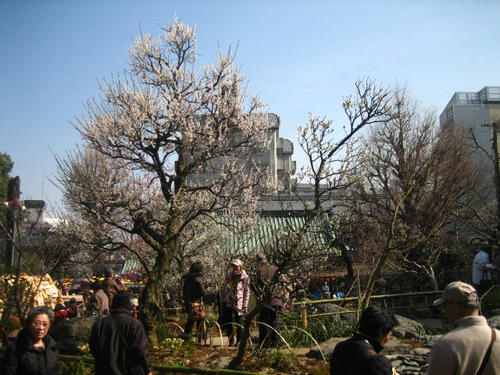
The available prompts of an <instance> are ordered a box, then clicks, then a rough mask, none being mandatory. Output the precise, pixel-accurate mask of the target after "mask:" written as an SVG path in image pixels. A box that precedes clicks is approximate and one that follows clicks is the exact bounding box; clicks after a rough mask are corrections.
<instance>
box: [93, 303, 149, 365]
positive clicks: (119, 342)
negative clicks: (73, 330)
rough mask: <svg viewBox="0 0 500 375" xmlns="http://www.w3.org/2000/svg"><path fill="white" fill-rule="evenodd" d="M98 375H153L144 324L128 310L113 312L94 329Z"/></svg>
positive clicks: (94, 349) (94, 350)
mask: <svg viewBox="0 0 500 375" xmlns="http://www.w3.org/2000/svg"><path fill="white" fill-rule="evenodd" d="M89 347H90V352H91V353H92V355H93V356H94V363H95V373H96V375H128V374H135V373H137V372H138V370H139V371H141V370H142V372H143V373H144V374H147V373H148V372H150V371H151V366H150V364H149V357H148V340H147V337H146V333H145V332H144V327H143V326H142V323H141V322H140V321H139V320H137V319H136V318H134V317H133V316H132V315H131V314H130V311H128V310H126V309H112V310H111V315H109V316H106V317H104V318H102V319H99V320H98V321H97V322H95V323H94V326H93V327H92V333H91V334H90V342H89Z"/></svg>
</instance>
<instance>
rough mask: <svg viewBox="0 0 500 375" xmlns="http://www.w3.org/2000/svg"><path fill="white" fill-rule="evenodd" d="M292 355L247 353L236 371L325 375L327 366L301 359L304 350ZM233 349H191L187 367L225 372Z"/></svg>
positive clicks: (276, 351)
mask: <svg viewBox="0 0 500 375" xmlns="http://www.w3.org/2000/svg"><path fill="white" fill-rule="evenodd" d="M292 350H293V354H292V353H290V351H289V350H288V349H287V348H279V349H263V350H252V349H249V350H247V353H246V355H245V359H244V361H243V363H242V365H241V367H240V368H239V369H240V370H246V371H252V372H258V373H260V374H290V375H292V374H297V375H298V374H300V375H302V374H304V375H306V374H309V375H328V374H329V368H330V366H329V363H324V362H323V361H318V360H315V359H311V358H308V357H306V356H305V353H307V352H308V351H309V349H306V348H294V349H292ZM236 352H237V348H232V347H230V348H228V347H223V348H221V347H210V346H205V345H199V344H197V345H195V348H194V350H193V353H192V355H191V356H190V362H189V364H187V365H188V366H189V367H198V368H211V369H221V368H225V367H226V366H227V365H228V364H229V362H230V361H231V359H232V358H234V356H235V355H236Z"/></svg>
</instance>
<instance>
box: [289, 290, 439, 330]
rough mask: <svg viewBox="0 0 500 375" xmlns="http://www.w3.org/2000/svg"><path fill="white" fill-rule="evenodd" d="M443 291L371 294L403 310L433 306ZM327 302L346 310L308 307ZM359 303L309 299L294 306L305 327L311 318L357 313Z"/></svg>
mask: <svg viewBox="0 0 500 375" xmlns="http://www.w3.org/2000/svg"><path fill="white" fill-rule="evenodd" d="M442 293H443V291H442V290H433V291H428V292H414V293H397V294H381V295H373V296H371V300H375V301H377V300H378V301H380V304H381V305H383V306H384V307H385V308H387V309H388V310H402V309H408V308H418V307H430V306H432V300H434V299H436V298H437V297H436V296H440V295H441V294H442ZM431 296H432V298H431ZM327 303H334V304H337V305H341V306H343V307H345V310H342V311H332V312H326V313H311V312H309V311H308V308H310V307H312V306H314V305H322V304H327ZM358 304H359V298H358V297H347V298H334V299H320V300H308V301H300V302H294V303H293V305H294V306H297V307H298V308H299V309H300V314H301V318H302V326H303V327H304V328H305V327H307V325H308V320H309V318H314V317H321V316H329V315H337V314H349V313H355V312H356V311H357V307H358Z"/></svg>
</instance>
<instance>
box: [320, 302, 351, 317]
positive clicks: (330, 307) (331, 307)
mask: <svg viewBox="0 0 500 375" xmlns="http://www.w3.org/2000/svg"><path fill="white" fill-rule="evenodd" d="M315 308H316V312H317V313H318V314H323V313H332V312H344V311H346V309H345V308H343V307H341V306H339V305H337V304H336V303H323V304H319V305H316V307H315ZM332 320H333V321H338V320H344V321H345V320H347V321H351V320H352V321H355V320H356V315H355V314H354V313H342V314H335V315H332Z"/></svg>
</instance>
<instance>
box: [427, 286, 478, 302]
mask: <svg viewBox="0 0 500 375" xmlns="http://www.w3.org/2000/svg"><path fill="white" fill-rule="evenodd" d="M447 301H449V302H451V301H457V302H463V303H478V302H479V297H478V295H477V291H476V289H474V287H473V286H472V285H469V284H466V283H464V282H462V281H454V282H452V283H449V284H448V285H446V288H444V291H443V295H442V296H441V298H440V299H438V300H436V301H434V306H439V305H441V304H443V303H445V302H447Z"/></svg>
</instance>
